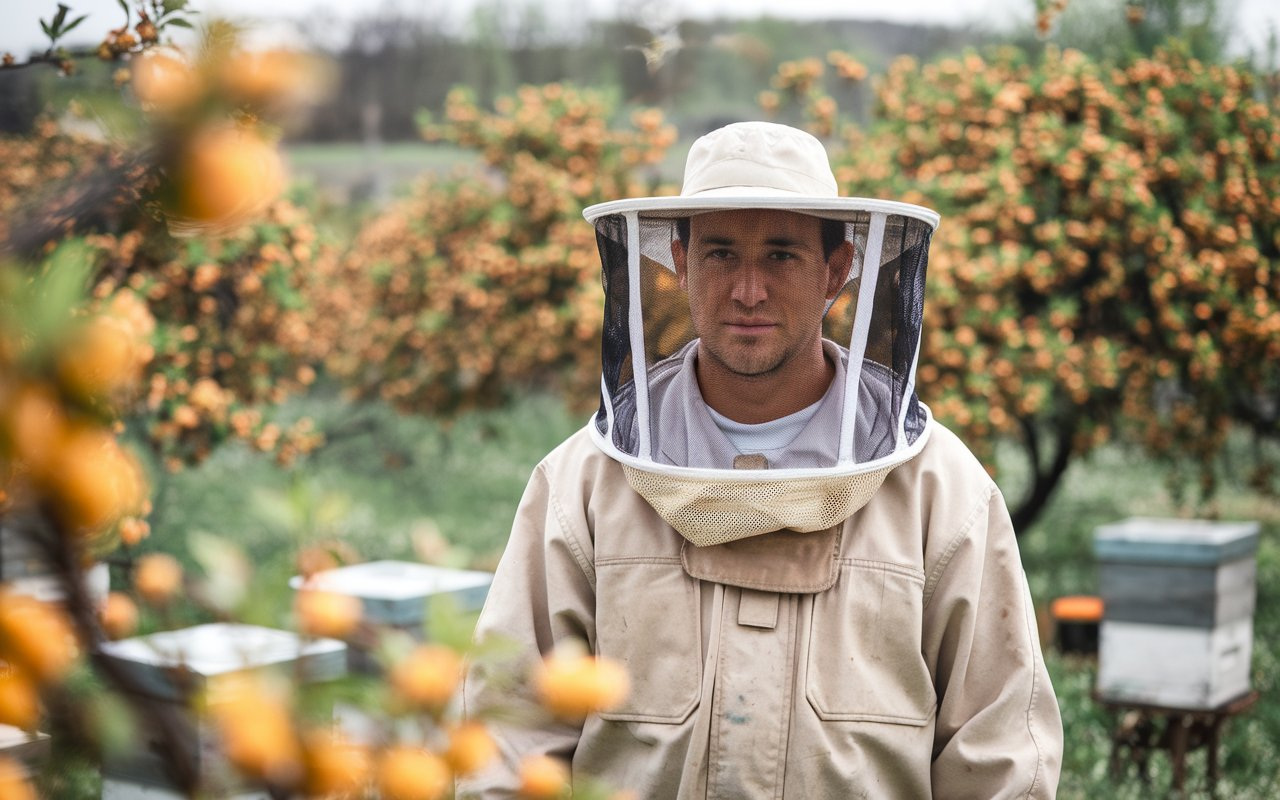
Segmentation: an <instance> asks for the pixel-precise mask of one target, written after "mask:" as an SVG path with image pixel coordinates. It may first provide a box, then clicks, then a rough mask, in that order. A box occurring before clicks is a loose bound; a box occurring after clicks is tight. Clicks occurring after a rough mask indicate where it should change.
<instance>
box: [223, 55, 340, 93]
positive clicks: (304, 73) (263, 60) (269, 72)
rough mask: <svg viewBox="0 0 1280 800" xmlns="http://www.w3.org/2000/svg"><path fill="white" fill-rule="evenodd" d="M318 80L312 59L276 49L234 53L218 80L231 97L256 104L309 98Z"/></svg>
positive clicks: (315, 66)
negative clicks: (295, 97)
mask: <svg viewBox="0 0 1280 800" xmlns="http://www.w3.org/2000/svg"><path fill="white" fill-rule="evenodd" d="M318 77H319V76H318V73H317V65H316V64H315V63H314V62H313V60H312V59H310V58H309V57H307V56H306V55H304V54H302V53H297V52H294V51H291V50H279V49H277V50H263V51H254V52H242V53H238V54H236V55H234V56H232V57H231V58H230V59H228V60H227V62H226V64H225V68H224V69H223V71H222V76H221V78H222V83H223V86H224V87H225V88H226V90H227V91H228V92H230V93H231V94H232V95H233V96H234V97H236V98H238V99H240V100H244V101H247V102H250V103H258V104H262V103H272V102H277V101H280V100H284V99H289V98H290V97H291V96H293V95H297V94H300V93H301V94H310V93H311V92H312V90H313V87H314V84H315V82H316V80H317V78H318Z"/></svg>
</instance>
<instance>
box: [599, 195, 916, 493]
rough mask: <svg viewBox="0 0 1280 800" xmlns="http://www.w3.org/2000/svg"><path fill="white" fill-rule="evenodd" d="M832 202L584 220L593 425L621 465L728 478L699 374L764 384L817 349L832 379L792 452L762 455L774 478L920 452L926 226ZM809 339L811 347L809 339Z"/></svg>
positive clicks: (891, 211) (904, 213)
mask: <svg viewBox="0 0 1280 800" xmlns="http://www.w3.org/2000/svg"><path fill="white" fill-rule="evenodd" d="M841 200H842V205H841V207H839V208H834V209H799V210H791V209H787V208H785V207H782V206H779V207H778V208H777V209H773V210H766V211H760V210H759V209H747V208H727V209H725V208H706V209H702V208H695V209H693V210H688V211H683V212H680V213H677V212H673V211H671V210H664V209H660V210H658V211H646V210H644V209H643V208H639V209H635V210H632V209H633V208H634V206H631V207H627V206H626V203H627V201H622V202H621V203H614V204H607V206H614V207H618V211H616V212H614V213H600V214H598V215H596V216H592V209H588V218H589V219H591V220H592V221H593V222H594V224H595V226H596V232H597V242H598V245H599V251H600V258H601V263H602V270H603V272H602V279H603V285H604V293H605V312H604V336H603V342H602V348H603V351H602V356H603V359H602V360H603V375H602V380H601V404H600V410H599V412H598V413H597V415H596V417H595V420H594V424H595V426H596V430H597V432H598V433H599V434H600V436H601V438H603V439H605V440H606V441H608V442H609V443H610V444H611V445H612V448H610V449H613V450H616V453H615V454H616V455H621V456H623V457H624V458H626V459H627V460H634V462H635V463H636V464H648V465H653V466H654V467H656V468H658V469H659V470H662V469H663V468H664V467H665V468H675V469H677V470H678V469H680V468H693V469H700V470H707V469H712V470H719V469H732V467H733V463H734V462H733V456H734V455H735V453H736V450H735V445H734V444H733V442H734V441H737V440H733V437H732V436H730V437H729V438H730V440H731V441H723V440H721V439H720V437H719V434H718V433H717V430H727V429H726V428H725V426H726V425H728V426H730V427H732V426H733V424H734V423H733V421H732V420H728V421H726V420H724V419H723V418H720V417H718V415H716V414H715V413H714V411H713V412H709V413H710V416H704V414H705V413H708V412H704V411H702V410H701V408H702V405H703V404H702V403H701V401H702V400H703V397H702V395H703V394H707V396H712V390H714V389H715V388H716V387H715V386H707V385H706V381H707V380H708V378H707V376H706V374H705V373H701V374H700V373H698V371H697V370H696V365H697V363H698V359H703V358H711V359H715V360H716V362H717V363H723V364H726V365H728V367H729V368H730V369H738V368H739V367H738V366H735V365H737V364H739V363H740V364H741V365H743V366H741V368H742V369H760V370H764V369H771V368H773V367H771V366H770V365H771V364H773V363H774V362H773V361H769V360H768V359H770V358H773V357H774V355H775V354H776V353H789V352H791V351H790V350H788V348H803V347H807V348H809V351H812V350H813V348H814V344H813V343H814V342H815V341H816V342H817V343H818V344H819V345H820V346H821V348H822V357H823V358H824V359H825V361H826V363H827V365H828V371H829V373H831V374H833V375H834V377H833V378H832V379H831V382H830V386H829V388H828V389H827V390H826V393H825V394H824V395H822V397H821V399H820V400H819V402H818V403H816V404H813V406H811V407H810V408H809V410H808V412H807V413H809V415H810V416H809V417H808V418H807V421H806V422H805V423H804V425H803V426H802V428H801V429H800V433H799V434H798V435H797V436H796V437H795V438H794V440H793V443H792V444H790V445H783V446H781V447H779V448H777V449H775V450H771V451H769V452H768V455H769V459H768V461H769V464H770V467H771V468H781V469H800V470H829V469H832V468H836V469H839V470H841V471H846V472H847V471H855V470H856V469H857V468H859V467H861V466H868V467H879V466H883V465H885V464H888V463H891V462H893V461H894V460H895V459H896V460H901V459H902V457H903V456H904V455H905V454H907V453H909V452H911V451H913V450H914V449H915V448H914V445H915V444H916V442H917V441H918V440H919V438H920V437H921V435H922V433H923V432H924V430H925V428H926V426H927V423H928V412H927V410H926V409H924V408H923V406H922V405H921V404H920V403H919V401H918V400H917V398H916V394H915V368H916V359H917V355H918V351H919V346H920V327H921V323H922V318H923V307H924V284H925V272H926V267H927V264H928V250H929V242H930V238H931V235H932V232H933V228H934V226H935V225H936V215H932V212H928V211H927V210H926V209H918V208H917V207H915V206H907V205H905V204H897V203H886V202H882V201H866V202H865V203H863V204H861V205H862V207H858V206H859V204H858V203H857V202H856V201H854V200H853V199H848V198H842V199H841ZM607 206H606V207H605V208H603V209H601V207H597V209H601V210H604V211H608V207H607ZM677 253H680V254H681V255H682V257H683V259H684V260H683V270H684V271H683V272H682V271H681V269H680V268H678V266H677V263H676V262H677V255H676V254H677ZM797 254H798V255H797ZM753 259H755V261H753ZM757 262H758V263H757ZM806 270H807V271H806ZM735 276H736V277H735ZM758 323H759V324H758ZM819 329H820V333H819V334H818V337H819V338H817V339H815V337H814V336H813V334H812V333H810V332H809V331H811V330H812V331H818V330H819ZM726 331H727V332H726ZM757 356H758V357H757ZM786 358H787V356H782V355H778V356H777V359H779V361H778V363H785V359H786ZM735 359H737V361H735ZM784 391H785V390H784Z"/></svg>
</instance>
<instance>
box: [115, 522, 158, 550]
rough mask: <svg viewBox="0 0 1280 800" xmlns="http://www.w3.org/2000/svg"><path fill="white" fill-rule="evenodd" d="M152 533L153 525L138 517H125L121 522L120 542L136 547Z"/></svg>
mask: <svg viewBox="0 0 1280 800" xmlns="http://www.w3.org/2000/svg"><path fill="white" fill-rule="evenodd" d="M150 533H151V525H150V524H148V523H147V521H146V520H144V519H139V518H138V517H125V518H124V519H122V520H120V541H122V542H124V543H125V544H127V545H130V546H132V545H135V544H137V543H138V542H140V541H142V540H143V539H145V538H147V536H148V535H149V534H150Z"/></svg>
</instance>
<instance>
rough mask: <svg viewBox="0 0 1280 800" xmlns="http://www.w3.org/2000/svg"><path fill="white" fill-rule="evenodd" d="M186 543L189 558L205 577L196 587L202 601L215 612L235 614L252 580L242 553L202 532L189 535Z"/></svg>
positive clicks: (223, 540) (232, 545)
mask: <svg viewBox="0 0 1280 800" xmlns="http://www.w3.org/2000/svg"><path fill="white" fill-rule="evenodd" d="M187 541H188V544H189V545H190V547H191V557H192V558H194V559H195V561H196V563H197V564H199V565H200V567H201V568H202V569H203V570H204V574H205V575H206V576H207V577H206V579H205V581H204V582H203V583H201V585H200V594H201V596H202V599H203V600H204V601H205V602H207V603H209V604H210V605H211V606H213V607H214V608H216V609H218V610H219V611H224V612H232V611H235V610H236V609H237V608H239V607H240V605H241V603H243V602H244V598H245V596H246V595H247V594H248V591H249V581H250V579H251V578H252V577H253V566H252V564H251V563H250V561H249V559H248V557H247V556H245V554H244V551H242V550H241V549H240V548H239V547H237V546H236V545H234V544H232V543H231V542H228V541H227V540H226V539H223V538H220V537H218V536H214V535H212V534H209V533H204V532H203V531H196V532H193V533H192V534H190V536H189V537H188V540H187Z"/></svg>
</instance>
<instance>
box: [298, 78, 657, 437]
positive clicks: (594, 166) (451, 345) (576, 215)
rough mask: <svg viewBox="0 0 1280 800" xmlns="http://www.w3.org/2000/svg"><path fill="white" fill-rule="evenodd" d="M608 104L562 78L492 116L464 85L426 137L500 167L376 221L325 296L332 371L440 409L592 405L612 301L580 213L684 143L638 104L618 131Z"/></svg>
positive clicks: (392, 397) (629, 187) (642, 188)
mask: <svg viewBox="0 0 1280 800" xmlns="http://www.w3.org/2000/svg"><path fill="white" fill-rule="evenodd" d="M610 111H611V109H610V108H609V105H608V104H607V103H606V102H605V100H604V98H603V97H602V96H601V95H599V94H598V93H595V92H589V91H583V90H578V89H574V88H572V87H568V86H561V85H559V84H550V85H548V86H543V87H525V88H523V89H521V90H520V91H519V92H518V93H517V94H516V95H515V96H514V97H506V98H502V99H500V100H499V101H498V103H497V108H496V111H495V112H492V113H490V112H486V111H483V110H481V109H480V108H478V107H477V106H476V105H475V103H474V102H473V101H472V99H471V98H470V96H469V95H468V94H467V93H466V92H464V91H461V90H459V91H456V92H454V93H453V94H452V95H451V96H450V99H449V103H448V109H447V112H446V119H445V121H444V122H442V123H440V124H429V125H428V126H427V127H426V129H425V133H426V135H427V136H428V138H432V139H442V140H447V141H452V142H455V143H457V144H461V145H463V146H466V147H469V148H474V149H476V150H478V151H479V152H480V153H481V155H482V156H483V158H484V162H485V164H486V165H487V167H488V169H489V171H490V173H491V174H489V175H465V176H454V177H450V178H437V179H431V180H428V181H427V182H425V183H423V184H422V185H421V186H420V187H419V188H418V191H417V192H416V193H415V194H414V196H413V197H411V198H409V199H407V200H404V201H401V202H399V203H396V204H394V205H393V206H392V207H391V208H389V209H388V210H387V211H385V212H384V213H382V214H380V215H379V216H378V217H376V218H374V219H373V220H371V221H370V222H369V223H368V224H367V225H366V226H365V227H364V229H363V230H362V231H361V232H360V235H359V236H358V238H357V239H356V241H355V242H354V244H353V246H352V248H351V249H350V251H349V253H348V254H347V255H346V257H345V258H344V260H343V262H342V263H341V264H340V265H339V266H338V269H339V274H338V275H336V276H334V277H333V278H332V283H331V285H332V286H334V287H337V288H336V290H335V291H334V292H332V293H331V294H330V295H329V296H327V297H324V298H322V299H320V300H318V301H317V318H318V319H321V320H329V324H331V325H333V326H334V328H335V330H334V331H333V332H332V335H333V336H334V338H333V341H336V342H338V343H339V345H340V349H339V350H338V352H336V353H335V354H334V355H333V356H332V357H331V358H329V359H327V360H326V366H327V368H328V369H329V371H330V372H332V373H333V374H334V375H337V376H339V377H341V378H342V379H343V380H345V381H348V382H350V384H351V385H352V387H353V389H354V390H355V391H356V392H357V393H359V394H361V395H365V396H380V397H382V398H384V399H386V400H388V401H390V402H392V403H395V404H396V405H397V406H399V407H401V408H406V409H411V410H415V411H421V412H428V413H431V412H446V413H447V412H453V411H457V410H460V409H463V408H467V407H471V406H475V405H484V404H492V403H495V402H498V401H500V400H502V399H504V398H505V397H508V396H509V395H510V393H511V392H514V391H517V390H519V389H520V388H522V387H528V386H530V385H535V384H540V385H552V386H556V387H559V388H561V389H564V390H565V393H566V396H567V397H570V398H573V399H574V401H576V402H577V403H582V402H584V401H585V402H590V401H591V400H592V399H593V398H594V397H595V396H596V386H597V385H598V382H599V354H598V353H599V331H600V326H601V320H602V295H601V292H600V285H599V270H600V267H599V258H598V256H597V253H596V243H595V236H594V233H593V232H592V230H591V226H589V225H587V224H586V223H585V222H583V220H582V209H583V208H585V207H586V206H587V205H590V204H592V203H596V202H600V201H603V200H609V199H616V198H619V197H625V196H629V195H634V194H643V193H648V192H649V191H650V190H651V189H653V188H654V187H653V186H651V185H641V176H642V174H643V168H644V167H645V166H646V165H649V164H653V163H656V162H657V161H658V160H660V159H661V157H662V154H663V152H664V150H665V148H666V147H667V146H669V145H670V144H671V143H672V142H673V141H674V140H675V131H674V129H673V128H671V127H670V126H669V125H665V124H664V123H663V119H662V115H661V113H660V112H658V111H656V110H653V109H648V110H641V111H637V112H635V113H634V114H633V115H632V122H633V124H634V126H635V129H634V130H630V131H622V130H612V129H610V128H609V127H608V126H607V124H606V122H605V120H606V119H608V117H609V115H610ZM326 338H327V336H326Z"/></svg>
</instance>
